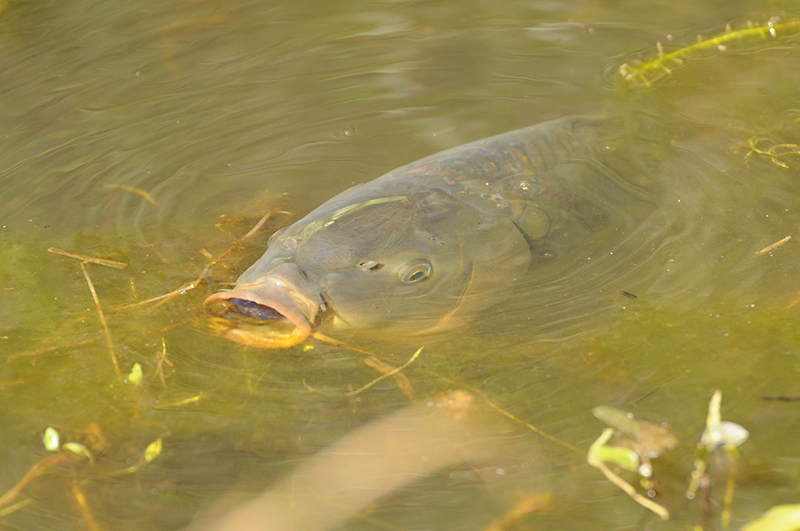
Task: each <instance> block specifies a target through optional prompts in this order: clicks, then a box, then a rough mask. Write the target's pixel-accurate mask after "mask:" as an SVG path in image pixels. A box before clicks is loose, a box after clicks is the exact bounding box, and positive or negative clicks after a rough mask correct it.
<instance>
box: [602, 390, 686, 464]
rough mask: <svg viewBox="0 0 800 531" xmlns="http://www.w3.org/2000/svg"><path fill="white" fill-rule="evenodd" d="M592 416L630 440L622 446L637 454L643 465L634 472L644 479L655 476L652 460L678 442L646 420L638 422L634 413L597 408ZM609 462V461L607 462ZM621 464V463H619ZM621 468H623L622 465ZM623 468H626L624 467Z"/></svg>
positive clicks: (622, 442)
mask: <svg viewBox="0 0 800 531" xmlns="http://www.w3.org/2000/svg"><path fill="white" fill-rule="evenodd" d="M592 414H594V416H595V417H597V419H598V420H600V421H602V422H604V423H605V424H608V425H609V426H611V427H612V428H614V429H616V430H617V431H618V432H620V433H621V434H623V435H625V436H627V437H628V438H626V439H622V441H621V444H622V445H623V446H626V447H628V448H630V449H631V450H632V451H634V452H635V453H636V455H637V456H638V458H639V460H640V461H641V465H639V467H638V469H636V470H632V472H638V473H639V475H641V476H642V477H643V478H649V477H651V476H652V475H653V466H652V465H651V464H650V459H655V458H656V457H658V456H659V455H661V453H662V452H663V451H664V450H671V449H672V448H674V447H675V444H676V443H677V442H678V441H677V440H676V439H675V437H673V436H672V434H670V433H669V432H668V431H667V430H666V429H665V428H662V427H661V426H656V425H655V424H651V423H649V422H646V421H644V420H637V419H635V418H634V417H633V414H632V413H627V412H625V411H622V410H621V409H617V408H614V407H611V406H597V407H596V408H594V409H593V410H592ZM606 461H607V462H608V460H606ZM617 464H620V463H617ZM620 466H622V465H621V464H620ZM623 468H625V467H624V466H623Z"/></svg>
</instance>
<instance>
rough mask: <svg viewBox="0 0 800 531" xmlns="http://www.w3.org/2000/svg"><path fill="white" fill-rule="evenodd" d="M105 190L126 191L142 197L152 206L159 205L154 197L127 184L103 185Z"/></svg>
mask: <svg viewBox="0 0 800 531" xmlns="http://www.w3.org/2000/svg"><path fill="white" fill-rule="evenodd" d="M103 188H119V189H120V190H125V191H126V192H131V193H133V194H136V195H140V196H142V197H144V198H145V199H147V202H148V203H150V204H151V205H157V204H158V201H156V200H155V199H153V196H152V195H150V194H148V193H147V192H145V191H144V190H142V189H141V188H134V187H133V186H128V185H126V184H106V185H103Z"/></svg>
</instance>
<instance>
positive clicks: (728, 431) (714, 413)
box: [686, 390, 750, 529]
mask: <svg viewBox="0 0 800 531" xmlns="http://www.w3.org/2000/svg"><path fill="white" fill-rule="evenodd" d="M721 403H722V391H720V390H716V391H714V395H713V396H712V397H711V401H710V402H709V403H708V417H707V418H706V429H705V430H703V434H702V435H701V436H700V442H699V443H698V444H697V452H696V453H695V458H694V471H693V472H692V476H691V478H692V479H691V481H690V482H689V488H687V489H686V497H687V498H689V499H690V500H693V499H694V498H695V496H696V494H697V488H698V487H699V486H700V485H701V484H702V485H703V488H707V487H708V484H709V480H708V472H707V469H708V460H709V458H710V457H711V454H712V453H713V452H714V451H715V450H716V449H718V448H722V449H724V450H725V452H726V454H727V456H728V458H729V459H730V460H731V466H732V467H733V465H735V459H737V458H738V457H739V450H737V448H738V447H739V446H741V445H743V444H744V443H745V441H747V439H748V437H750V432H748V431H747V430H746V429H745V428H744V427H743V426H741V425H739V424H736V423H735V422H729V421H727V420H721V416H720V406H721ZM735 486H736V483H735V481H734V470H731V472H730V474H729V476H728V483H727V487H726V489H725V498H724V503H723V509H722V515H721V518H720V519H721V524H722V528H723V529H727V527H728V522H729V521H730V508H731V503H732V502H733V490H734V487H735Z"/></svg>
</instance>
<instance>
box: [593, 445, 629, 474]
mask: <svg viewBox="0 0 800 531" xmlns="http://www.w3.org/2000/svg"><path fill="white" fill-rule="evenodd" d="M597 457H598V458H599V459H600V460H601V461H603V462H605V463H613V464H615V465H617V466H618V467H620V468H624V469H625V470H630V471H631V472H638V471H639V456H638V455H637V454H636V452H634V451H633V450H631V449H630V448H623V447H621V446H601V447H599V448H597Z"/></svg>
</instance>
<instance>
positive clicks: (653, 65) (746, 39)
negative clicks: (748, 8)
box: [615, 17, 800, 89]
mask: <svg viewBox="0 0 800 531" xmlns="http://www.w3.org/2000/svg"><path fill="white" fill-rule="evenodd" d="M798 32H800V19H795V18H783V17H772V18H771V19H769V20H768V21H767V22H765V23H758V22H750V21H748V22H747V23H746V24H745V25H744V27H741V28H734V27H733V26H732V25H731V24H728V26H727V27H726V28H725V31H724V33H722V34H720V35H717V36H715V37H711V38H708V39H704V38H703V37H702V36H701V35H698V36H697V42H695V43H693V44H690V45H687V46H684V47H682V48H679V49H677V50H675V51H672V52H666V53H665V51H664V48H663V45H662V44H661V43H660V42H659V43H656V48H657V49H658V54H657V56H656V57H654V58H652V59H646V60H639V59H635V60H632V61H628V62H626V63H623V64H621V65H620V66H619V67H617V69H616V72H615V74H616V79H617V80H618V82H619V83H620V84H621V85H622V87H623V88H629V89H641V88H650V87H651V86H652V85H653V84H654V83H657V82H659V81H661V80H663V79H665V78H667V77H669V76H671V75H672V73H673V71H674V70H675V69H676V68H679V67H681V66H684V65H685V64H686V61H687V60H688V59H689V58H690V57H692V56H695V55H697V54H699V53H702V52H705V51H717V52H725V51H727V50H728V47H729V46H750V45H758V44H760V43H762V42H763V41H765V40H768V39H774V38H777V37H779V36H784V35H792V34H795V33H798Z"/></svg>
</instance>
